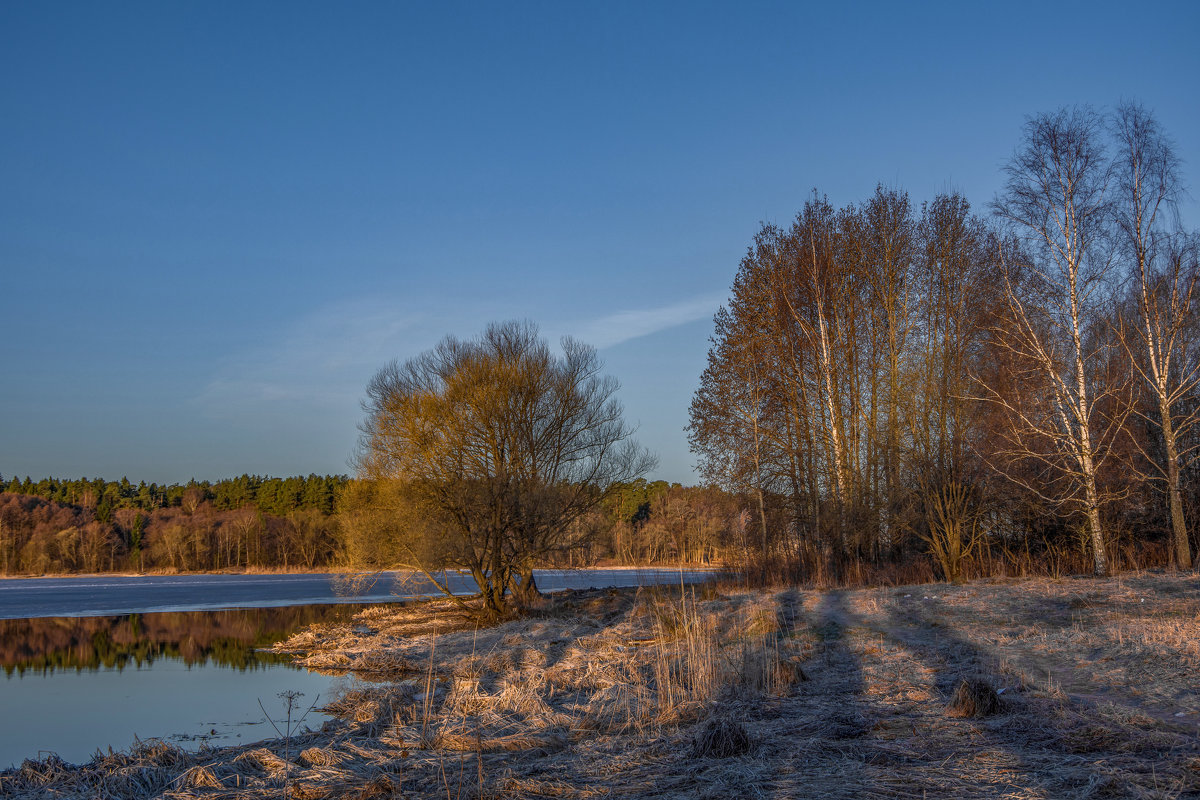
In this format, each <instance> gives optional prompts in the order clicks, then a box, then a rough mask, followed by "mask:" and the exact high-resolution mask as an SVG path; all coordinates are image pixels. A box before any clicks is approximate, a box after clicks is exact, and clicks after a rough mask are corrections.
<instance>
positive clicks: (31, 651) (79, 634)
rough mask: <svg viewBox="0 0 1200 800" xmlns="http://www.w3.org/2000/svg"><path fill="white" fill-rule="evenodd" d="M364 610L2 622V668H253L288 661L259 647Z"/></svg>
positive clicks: (19, 672)
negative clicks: (171, 662) (168, 663)
mask: <svg viewBox="0 0 1200 800" xmlns="http://www.w3.org/2000/svg"><path fill="white" fill-rule="evenodd" d="M361 609H362V606H361V605H357V604H355V605H319V606H287V607H283V608H250V609H227V610H224V611H173V612H161V613H154V614H123V615H121V616H115V617H41V618H38V619H9V620H0V667H3V669H4V671H5V673H6V674H8V675H9V676H12V675H13V674H14V673H16V674H17V675H24V674H25V673H26V672H27V671H33V672H36V673H41V674H46V673H52V672H54V671H55V670H66V669H73V670H76V671H80V670H98V669H117V670H121V669H124V668H125V667H127V666H136V667H142V666H147V665H149V664H152V663H154V662H155V660H158V659H162V658H169V659H175V660H178V661H181V662H183V664H185V665H186V666H189V667H191V666H195V665H200V664H210V663H211V664H216V665H219V666H223V667H233V668H236V669H239V670H248V669H256V668H259V667H262V666H265V665H268V664H281V663H287V662H288V661H289V659H288V657H287V656H280V655H277V654H275V653H271V652H265V651H264V650H263V649H262V648H266V647H270V646H271V644H273V643H274V642H278V641H280V640H282V639H285V638H287V637H288V636H289V635H290V634H291V633H292V632H294V631H296V630H298V629H299V628H302V627H304V626H306V625H311V624H313V623H318V622H344V621H346V620H349V619H350V618H351V617H352V616H353V615H354V614H355V613H356V612H357V611H359V610H361Z"/></svg>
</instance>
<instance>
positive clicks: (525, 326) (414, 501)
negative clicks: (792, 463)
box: [350, 322, 654, 614]
mask: <svg viewBox="0 0 1200 800" xmlns="http://www.w3.org/2000/svg"><path fill="white" fill-rule="evenodd" d="M601 369H602V364H601V362H600V360H599V358H598V357H597V355H596V351H595V349H594V348H592V347H589V346H588V345H585V344H582V343H580V342H577V341H575V340H573V339H570V338H566V339H564V340H563V341H562V355H561V356H557V355H555V354H554V353H553V352H552V351H551V349H550V347H549V345H548V344H547V343H546V342H545V340H543V339H542V338H540V336H539V334H538V330H537V328H536V327H535V326H534V325H532V324H529V323H521V322H505V323H497V324H492V325H489V326H488V328H487V329H486V330H485V331H484V332H483V334H482V335H480V336H479V337H478V338H475V339H471V340H467V341H463V340H459V339H456V338H453V337H449V338H446V339H444V340H443V341H442V342H441V343H440V344H438V345H437V346H436V347H434V348H433V349H432V350H429V351H427V352H425V353H423V354H421V355H419V356H417V357H415V358H413V359H410V360H408V361H406V362H404V363H400V362H398V361H394V362H392V363H391V364H388V365H387V366H385V367H384V368H383V369H381V370H380V371H379V372H378V373H377V374H376V375H375V377H374V378H373V379H372V380H371V382H370V384H369V385H368V386H367V399H366V400H365V401H364V404H363V405H364V410H365V412H366V418H365V420H364V421H363V423H362V426H361V429H362V438H361V442H360V444H361V447H360V454H359V463H358V466H359V477H360V478H362V479H364V483H365V484H367V485H366V486H364V487H361V488H360V489H358V490H357V493H356V495H355V497H354V498H352V499H357V500H359V501H360V502H359V503H358V504H357V506H356V507H354V508H353V510H352V511H351V512H350V516H351V520H352V522H351V526H350V528H351V535H352V537H353V536H354V534H355V532H357V533H358V534H359V535H360V538H361V536H367V537H369V538H377V537H383V541H382V542H379V541H376V542H375V543H374V544H373V545H370V546H371V547H372V548H373V549H374V550H375V552H379V551H380V548H381V547H382V548H384V549H387V548H389V547H390V548H392V549H391V550H390V553H391V555H392V556H393V557H395V558H397V559H398V560H402V561H403V562H404V563H405V565H406V566H411V567H416V568H418V569H420V570H422V571H424V572H425V573H426V574H427V575H428V576H429V578H430V579H431V580H433V581H434V582H435V583H436V584H437V585H438V586H439V587H440V588H443V590H444V591H446V592H447V594H450V592H449V591H448V590H447V589H446V585H445V583H444V581H442V579H441V578H440V577H439V571H440V570H446V569H462V570H466V571H467V572H469V573H470V574H471V576H472V577H473V578H474V579H475V582H476V584H477V585H478V586H479V590H480V594H481V596H482V598H483V601H484V607H485V609H486V610H487V612H488V613H491V614H500V613H503V612H504V611H506V610H507V608H508V605H509V603H510V599H511V597H512V595H513V594H516V595H518V596H520V597H522V598H525V597H528V596H530V595H532V594H533V593H535V592H536V586H535V585H534V582H533V567H534V565H535V564H536V563H538V562H539V561H544V560H546V559H547V558H549V557H551V556H552V555H553V554H555V553H556V552H559V551H562V550H564V549H565V548H568V547H571V546H576V545H577V544H578V541H577V539H578V537H579V536H585V535H587V534H586V528H581V527H579V526H574V527H573V523H575V522H577V521H578V520H580V519H581V518H582V517H583V516H584V515H585V514H586V513H587V512H588V511H590V510H592V509H593V508H595V507H597V506H598V505H599V504H600V503H601V502H602V501H603V500H604V499H605V497H606V496H607V495H608V493H609V492H610V491H611V490H612V489H613V487H614V486H615V485H617V484H619V483H624V482H628V481H631V480H634V479H636V478H637V477H639V476H641V475H643V474H644V473H645V472H647V471H648V470H649V469H650V468H652V466H653V464H654V459H653V458H652V457H651V456H650V455H649V454H647V453H646V452H645V451H644V450H642V449H641V448H640V447H638V445H637V444H636V442H634V440H633V438H632V434H633V430H632V428H630V427H629V426H628V425H626V423H625V422H624V419H623V411H622V407H621V404H620V403H619V402H618V401H617V399H616V392H617V388H618V384H617V381H616V380H615V379H614V378H611V377H605V376H602V375H601V374H600V373H601ZM350 505H351V506H354V505H355V504H354V503H351V504H350ZM359 546H360V547H361V546H362V545H361V543H360V545H359Z"/></svg>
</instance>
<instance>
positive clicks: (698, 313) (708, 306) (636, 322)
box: [569, 294, 725, 349]
mask: <svg viewBox="0 0 1200 800" xmlns="http://www.w3.org/2000/svg"><path fill="white" fill-rule="evenodd" d="M724 301H725V297H724V295H719V294H710V295H703V296H700V297H693V298H690V299H688V300H681V301H679V302H676V303H671V304H670V305H665V306H658V307H655V308H642V309H634V310H629V311H618V312H617V313H615V314H608V315H606V316H603V317H600V318H598V319H595V320H592V321H591V322H585V323H583V324H582V325H580V326H578V327H577V328H574V329H573V330H570V331H569V333H570V334H571V335H572V336H574V337H575V338H577V339H579V340H580V341H583V342H586V343H588V344H590V345H593V346H595V347H596V348H597V349H604V348H606V347H613V346H614V345H618V344H622V343H624V342H628V341H630V340H632V339H640V338H641V337H643V336H649V335H651V334H654V333H658V332H659V331H664V330H667V329H669V328H674V327H677V326H679V325H686V324H687V323H689V322H695V321H697V320H701V319H711V318H712V316H713V314H715V313H716V311H717V308H719V307H720V305H721V303H723V302H724Z"/></svg>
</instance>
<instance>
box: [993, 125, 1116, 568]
mask: <svg viewBox="0 0 1200 800" xmlns="http://www.w3.org/2000/svg"><path fill="white" fill-rule="evenodd" d="M1102 130H1103V120H1102V118H1101V117H1100V116H1099V115H1098V114H1096V113H1095V112H1093V111H1091V110H1089V109H1080V108H1075V109H1063V110H1059V111H1057V112H1054V113H1050V114H1040V115H1037V116H1034V117H1032V118H1030V119H1029V120H1028V121H1027V123H1026V126H1025V135H1026V138H1025V142H1024V143H1023V144H1022V146H1021V147H1020V148H1019V149H1018V150H1017V152H1016V154H1015V155H1014V156H1013V158H1012V160H1011V161H1010V162H1009V163H1008V165H1007V167H1006V168H1005V172H1006V173H1007V175H1008V182H1007V184H1006V187H1005V191H1004V193H1003V195H1002V196H1001V197H1000V198H998V199H997V200H996V201H995V203H994V204H993V208H994V210H995V212H996V214H997V215H998V216H999V217H1000V218H1001V219H1003V220H1004V221H1006V222H1007V223H1009V225H1010V227H1011V230H1012V232H1013V234H1014V235H1015V236H1016V237H1017V239H1018V241H1019V242H1020V243H1021V246H1022V251H1023V254H1024V256H1027V257H1028V263H1027V264H1021V263H1020V261H1021V259H1020V258H1018V257H1017V254H1016V253H1014V252H1013V249H1012V248H1009V249H1008V250H1007V251H1006V253H1005V256H1004V258H1003V259H1002V266H1003V270H1004V279H1005V290H1006V300H1007V314H1006V315H1005V316H1006V319H1005V323H1004V324H1003V325H1002V327H1001V328H1000V330H998V331H997V333H998V334H999V335H998V339H997V341H998V343H999V344H1000V346H1001V347H1002V348H1003V349H1005V350H1007V351H1008V352H1009V353H1010V354H1011V355H1012V356H1013V359H1014V364H1015V365H1016V367H1017V369H1019V370H1021V371H1022V372H1023V373H1024V377H1025V379H1026V383H1025V384H1024V385H1025V388H1026V390H1027V391H1026V394H1025V396H1024V397H1022V398H1016V397H1013V396H1011V395H1009V396H1005V395H1003V394H1002V393H1001V392H999V391H997V388H996V387H995V386H991V387H985V390H986V391H985V396H986V399H988V400H991V401H992V402H995V403H998V404H1000V405H1002V406H1003V408H1004V410H1005V411H1006V412H1007V416H1008V419H1009V422H1010V424H1011V427H1010V430H1009V436H1008V441H1009V444H1010V445H1011V453H1012V454H1014V455H1019V456H1022V457H1026V458H1032V459H1034V460H1037V461H1040V462H1041V463H1042V464H1043V465H1045V466H1046V467H1048V468H1050V469H1051V470H1053V471H1057V472H1058V473H1059V476H1060V477H1061V478H1062V479H1063V480H1062V481H1060V484H1061V485H1062V486H1063V488H1062V490H1061V492H1060V493H1059V494H1058V496H1057V497H1051V498H1046V499H1049V500H1051V501H1053V502H1056V503H1057V504H1058V505H1060V507H1065V508H1067V509H1069V510H1072V511H1076V512H1078V513H1080V514H1081V515H1082V516H1083V519H1084V521H1085V525H1086V528H1087V533H1088V539H1089V541H1090V543H1091V548H1092V555H1093V559H1094V571H1095V573H1096V574H1097V575H1104V574H1107V573H1108V571H1109V563H1108V556H1107V552H1106V548H1105V539H1104V531H1103V529H1102V527H1101V521H1100V504H1101V497H1100V493H1099V490H1098V488H1097V480H1096V475H1097V471H1098V469H1099V468H1100V465H1101V462H1102V460H1103V458H1104V455H1105V452H1106V451H1105V447H1104V445H1105V443H1106V442H1107V441H1108V440H1109V439H1110V438H1111V436H1112V434H1113V433H1114V431H1115V430H1117V428H1119V425H1120V421H1119V420H1117V419H1115V418H1114V417H1111V416H1109V417H1107V418H1105V415H1103V414H1102V413H1100V409H1101V407H1102V406H1103V405H1105V403H1106V401H1107V400H1108V399H1109V397H1108V396H1109V394H1110V393H1111V392H1113V391H1114V389H1113V388H1112V387H1106V386H1097V385H1096V381H1095V374H1096V369H1097V363H1098V362H1100V361H1102V360H1103V358H1104V355H1105V354H1104V352H1103V347H1104V345H1103V344H1101V343H1097V342H1095V341H1093V340H1092V337H1090V336H1089V325H1091V324H1092V323H1093V321H1094V320H1095V318H1096V311H1097V308H1098V307H1099V305H1100V304H1101V303H1102V302H1103V301H1104V299H1105V294H1106V291H1107V290H1108V289H1109V285H1108V281H1109V279H1110V272H1111V269H1110V268H1111V265H1112V260H1111V257H1110V253H1109V252H1108V249H1107V248H1106V247H1105V245H1106V242H1105V241H1104V234H1105V223H1106V217H1107V215H1108V212H1109V209H1108V203H1107V189H1108V183H1109V176H1110V170H1109V165H1108V161H1107V160H1106V158H1105V153H1104V149H1103V146H1102V144H1101V141H1100V134H1101V132H1102ZM1034 387H1037V388H1040V390H1041V391H1040V395H1039V393H1038V392H1037V390H1036V389H1035V388H1034ZM1027 488H1030V489H1033V487H1031V486H1027Z"/></svg>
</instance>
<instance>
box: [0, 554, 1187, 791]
mask: <svg viewBox="0 0 1200 800" xmlns="http://www.w3.org/2000/svg"><path fill="white" fill-rule="evenodd" d="M682 594H683V595H684V596H683V598H682V599H681V596H680V595H681V592H680V590H679V588H678V587H668V588H659V589H641V590H600V591H587V592H573V593H564V594H561V595H558V596H555V597H552V598H548V599H547V600H546V602H545V603H544V604H543V605H542V606H541V607H540V608H537V609H535V610H534V611H533V612H532V613H531V614H530V615H529V616H526V617H523V618H521V619H516V620H511V621H508V622H505V623H503V624H500V625H495V626H492V627H479V626H478V625H477V624H476V622H475V620H473V619H472V618H471V617H470V616H468V615H465V614H463V613H462V612H461V610H460V609H458V607H457V606H456V605H454V604H453V603H450V602H448V601H444V600H443V601H431V602H424V603H420V604H411V605H407V606H403V607H394V608H391V609H378V608H372V609H365V610H364V611H362V612H361V613H359V614H358V615H356V617H355V618H354V619H353V620H351V621H348V622H345V623H332V624H318V625H314V626H310V627H309V628H307V629H305V630H304V631H301V632H299V633H298V634H297V635H295V636H292V637H290V638H289V639H288V640H286V641H284V642H282V643H280V645H279V647H278V648H277V650H278V651H279V652H295V653H296V654H297V655H298V656H299V657H300V658H302V659H304V660H305V661H306V663H308V664H310V665H313V666H316V665H319V664H328V665H331V666H333V667H337V668H344V667H346V666H351V667H353V668H355V669H358V670H361V671H363V672H364V673H366V672H371V673H373V674H374V675H376V676H377V677H378V678H380V679H381V680H380V682H379V683H377V684H374V685H370V686H363V687H359V688H356V689H352V690H350V691H348V692H346V693H345V694H344V695H343V696H341V697H339V698H337V699H335V701H334V702H332V703H331V704H330V705H329V706H328V707H327V711H328V712H329V713H330V714H331V715H333V717H334V719H332V720H330V721H329V722H328V723H327V724H326V725H324V726H323V727H322V729H321V730H320V731H316V732H313V733H310V734H304V735H301V736H298V737H295V738H294V739H292V740H290V741H281V740H272V741H265V742H262V743H258V744H256V745H251V746H245V747H229V748H219V749H212V750H205V751H202V752H198V753H194V754H189V753H184V752H182V751H179V750H176V749H173V748H170V747H143V748H140V749H138V750H137V751H136V752H133V753H124V754H116V755H113V756H105V757H102V758H98V759H96V760H94V761H92V762H91V763H89V764H87V765H84V766H82V767H79V768H70V767H68V766H66V765H63V764H62V763H61V762H57V761H54V760H52V759H50V760H45V761H42V762H38V763H29V764H25V765H23V767H22V768H20V769H18V770H13V771H9V772H6V773H3V774H0V794H5V796H12V797H16V798H21V799H22V800H26V798H28V800H33V799H34V798H37V799H38V800H41V798H50V797H52V796H53V797H56V798H84V797H93V796H97V795H100V796H112V797H117V796H120V797H128V798H135V799H138V798H143V797H155V796H164V797H165V796H170V797H171V798H187V797H196V798H200V797H206V798H229V800H233V798H239V800H244V799H245V798H254V797H263V798H265V797H275V796H279V794H280V793H281V792H282V791H284V789H285V785H286V786H288V787H290V788H289V791H290V792H291V794H292V796H294V797H306V798H325V797H329V798H333V797H359V798H371V797H379V798H384V797H400V796H402V797H406V798H430V799H432V798H444V797H446V796H447V794H449V796H450V797H495V798H500V797H505V798H527V797H563V798H568V797H569V798H591V797H634V798H639V797H646V798H649V797H654V798H679V800H683V798H689V800H690V799H691V798H696V797H702V798H705V797H707V798H717V797H720V798H726V797H741V796H763V797H885V796H886V797H928V798H972V797H1009V798H1028V799H1029V800H1032V799H1033V798H1045V797H1101V796H1107V797H1147V798H1149V797H1172V798H1185V797H1196V796H1200V740H1198V738H1197V731H1198V730H1200V728H1198V725H1197V723H1198V722H1200V697H1198V691H1197V688H1196V686H1195V681H1194V675H1195V669H1196V666H1197V664H1198V663H1200V650H1198V649H1197V648H1198V647H1200V645H1197V644H1196V643H1197V642H1198V641H1200V586H1198V585H1197V582H1196V580H1195V578H1194V577H1190V576H1179V575H1152V574H1141V575H1127V576H1122V577H1120V578H1115V579H1106V580H1089V579H1083V580H1065V581H1052V580H1028V581H1006V582H992V583H977V584H971V585H967V586H956V587H947V586H911V587H899V588H888V589H863V590H854V591H834V592H817V591H802V590H798V589H794V588H787V587H783V588H780V589H776V590H765V591H740V590H736V589H725V590H718V589H717V587H713V586H709V587H701V588H698V589H696V590H695V591H694V592H693V591H692V590H687V591H684V592H682ZM1096 653H1103V654H1106V655H1105V656H1104V657H1103V658H1099V659H1097V658H1095V654H1096ZM1081 663H1088V665H1089V666H1088V669H1087V670H1080V669H1079V668H1078V665H1079V664H1081ZM1048 673H1049V676H1050V677H1048ZM1132 674H1137V675H1138V676H1140V680H1139V682H1138V685H1137V686H1136V691H1134V688H1135V687H1132V686H1130V684H1129V681H1128V676H1129V675H1132Z"/></svg>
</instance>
